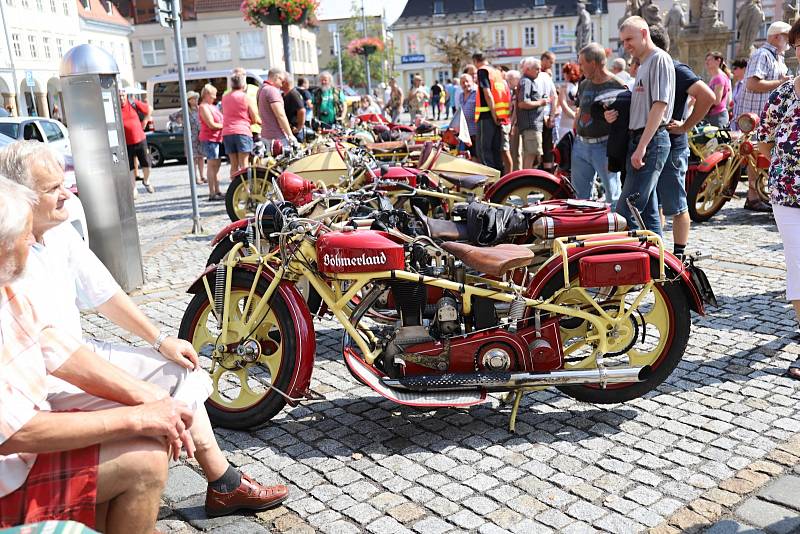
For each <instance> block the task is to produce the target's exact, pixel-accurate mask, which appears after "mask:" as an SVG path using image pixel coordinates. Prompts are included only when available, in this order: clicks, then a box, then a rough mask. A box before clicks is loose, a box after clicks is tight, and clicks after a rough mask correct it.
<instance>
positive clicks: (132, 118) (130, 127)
mask: <svg viewBox="0 0 800 534" xmlns="http://www.w3.org/2000/svg"><path fill="white" fill-rule="evenodd" d="M119 103H120V111H121V112H122V126H123V128H124V129H125V145H126V146H127V149H128V166H129V168H130V171H131V184H132V186H133V198H134V199H135V198H136V197H137V196H138V193H137V192H136V174H135V172H134V160H138V162H139V167H140V168H141V169H142V173H143V174H144V178H143V179H142V185H144V188H145V189H146V190H147V192H148V193H155V192H156V188H155V187H153V184H151V183H150V153H149V152H148V151H147V137H146V136H145V133H144V127H143V124H144V123H145V122H146V121H147V120H148V118H149V116H150V106H148V105H147V104H145V103H144V102H142V101H141V100H136V99H132V100H130V101H129V100H128V98H127V96H126V95H125V90H120V92H119Z"/></svg>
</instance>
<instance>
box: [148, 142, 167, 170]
mask: <svg viewBox="0 0 800 534" xmlns="http://www.w3.org/2000/svg"><path fill="white" fill-rule="evenodd" d="M147 150H149V151H150V165H152V166H153V167H161V166H162V165H164V154H162V153H161V149H160V148H158V147H157V146H156V145H153V144H148V145H147Z"/></svg>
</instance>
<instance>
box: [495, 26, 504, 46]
mask: <svg viewBox="0 0 800 534" xmlns="http://www.w3.org/2000/svg"><path fill="white" fill-rule="evenodd" d="M494 46H495V48H505V47H506V29H505V28H495V29H494Z"/></svg>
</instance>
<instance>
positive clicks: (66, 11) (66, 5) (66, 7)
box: [61, 0, 69, 16]
mask: <svg viewBox="0 0 800 534" xmlns="http://www.w3.org/2000/svg"><path fill="white" fill-rule="evenodd" d="M61 7H62V8H63V9H64V15H66V16H69V1H68V0H64V1H63V2H62V3H61Z"/></svg>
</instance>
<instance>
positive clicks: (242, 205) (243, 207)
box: [233, 176, 267, 220]
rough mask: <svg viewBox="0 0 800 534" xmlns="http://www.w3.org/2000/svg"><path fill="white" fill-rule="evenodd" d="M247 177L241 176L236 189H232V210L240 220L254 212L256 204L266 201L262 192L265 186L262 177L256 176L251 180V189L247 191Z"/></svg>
mask: <svg viewBox="0 0 800 534" xmlns="http://www.w3.org/2000/svg"><path fill="white" fill-rule="evenodd" d="M246 181H247V178H246V177H245V176H242V179H241V180H240V181H239V184H238V185H237V186H236V189H234V190H233V212H234V213H235V214H236V217H238V218H239V220H242V219H244V218H246V217H249V216H250V215H253V214H255V212H256V206H257V205H259V204H261V203H263V202H266V200H267V197H266V195H265V194H264V193H265V191H266V189H267V188H266V187H265V185H266V184H264V178H256V179H254V180H253V189H252V191H250V192H248V191H247V187H246V186H247V184H246V183H245V182H246Z"/></svg>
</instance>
